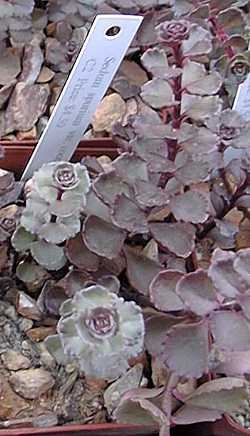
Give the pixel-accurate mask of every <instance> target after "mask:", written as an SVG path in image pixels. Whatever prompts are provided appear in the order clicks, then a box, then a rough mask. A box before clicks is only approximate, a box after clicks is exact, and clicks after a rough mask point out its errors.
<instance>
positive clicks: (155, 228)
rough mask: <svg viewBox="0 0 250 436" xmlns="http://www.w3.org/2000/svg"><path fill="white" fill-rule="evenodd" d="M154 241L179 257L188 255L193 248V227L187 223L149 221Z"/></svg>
mask: <svg viewBox="0 0 250 436" xmlns="http://www.w3.org/2000/svg"><path fill="white" fill-rule="evenodd" d="M149 229H150V232H151V233H152V235H153V237H154V238H155V239H156V241H157V242H158V243H159V244H160V245H161V246H162V247H163V248H166V249H167V250H169V251H171V252H172V253H174V254H176V256H180V257H184V258H186V257H188V256H189V255H190V254H191V253H192V251H193V250H194V247H195V244H194V239H195V228H194V227H193V226H192V224H189V223H150V225H149Z"/></svg>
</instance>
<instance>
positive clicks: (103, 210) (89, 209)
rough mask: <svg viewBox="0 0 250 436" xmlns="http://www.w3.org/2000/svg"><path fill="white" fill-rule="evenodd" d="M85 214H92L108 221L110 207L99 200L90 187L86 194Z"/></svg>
mask: <svg viewBox="0 0 250 436" xmlns="http://www.w3.org/2000/svg"><path fill="white" fill-rule="evenodd" d="M84 213H85V215H87V216H88V215H94V216H97V217H99V218H101V219H103V220H104V221H107V222H110V209H109V207H108V206H107V205H106V204H104V203H103V201H101V200H100V199H99V198H98V197H97V195H96V193H95V192H94V191H93V190H92V189H91V190H90V191H89V192H88V193H87V195H86V205H85V207H84Z"/></svg>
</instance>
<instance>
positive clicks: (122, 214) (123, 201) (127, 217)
mask: <svg viewBox="0 0 250 436" xmlns="http://www.w3.org/2000/svg"><path fill="white" fill-rule="evenodd" d="M111 217H112V221H113V223H114V224H115V225H117V226H118V227H121V228H122V229H125V230H127V231H128V232H133V233H146V232H147V231H148V223H147V218H146V215H145V213H144V212H143V211H142V210H141V209H140V208H139V206H137V204H136V203H134V202H133V201H132V200H130V199H129V198H128V197H126V196H125V195H124V194H122V195H120V196H119V197H117V199H116V202H115V205H114V208H113V211H112V216H111Z"/></svg>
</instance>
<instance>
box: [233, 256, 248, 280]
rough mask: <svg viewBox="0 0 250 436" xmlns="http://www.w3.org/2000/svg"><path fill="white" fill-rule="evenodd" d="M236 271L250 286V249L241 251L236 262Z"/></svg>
mask: <svg viewBox="0 0 250 436" xmlns="http://www.w3.org/2000/svg"><path fill="white" fill-rule="evenodd" d="M233 266H234V269H235V271H237V273H238V274H239V275H240V276H241V277H242V279H243V280H245V281H246V283H247V285H248V286H250V248H248V249H245V250H239V251H238V252H237V257H236V259H235V260H234V264H233Z"/></svg>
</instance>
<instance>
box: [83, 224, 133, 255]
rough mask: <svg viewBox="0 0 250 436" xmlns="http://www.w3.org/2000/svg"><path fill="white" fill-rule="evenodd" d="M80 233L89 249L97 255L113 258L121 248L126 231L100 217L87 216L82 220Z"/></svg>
mask: <svg viewBox="0 0 250 436" xmlns="http://www.w3.org/2000/svg"><path fill="white" fill-rule="evenodd" d="M82 235H83V240H84V242H85V244H86V246H87V247H88V249H89V250H90V251H92V252H93V253H95V254H98V255H99V256H104V257H107V258H108V259H113V258H115V257H117V256H118V255H119V253H120V252H121V250H122V247H123V243H124V240H125V237H126V232H124V231H123V230H121V229H119V228H118V227H115V226H114V225H113V224H110V223H107V222H106V221H104V220H102V219H101V218H98V217H95V216H89V217H88V218H87V219H86V221H85V222H84V229H83V233H82ZM107 241H108V243H107Z"/></svg>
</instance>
